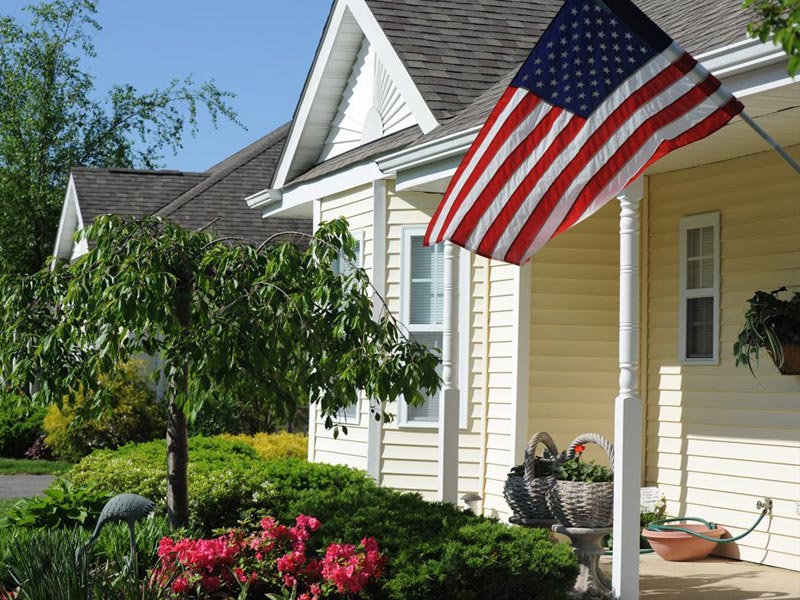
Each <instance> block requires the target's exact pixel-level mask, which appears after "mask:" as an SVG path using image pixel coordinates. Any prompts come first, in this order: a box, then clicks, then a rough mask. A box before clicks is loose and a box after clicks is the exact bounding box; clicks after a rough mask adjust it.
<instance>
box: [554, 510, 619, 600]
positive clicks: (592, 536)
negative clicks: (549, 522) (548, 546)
mask: <svg viewBox="0 0 800 600" xmlns="http://www.w3.org/2000/svg"><path fill="white" fill-rule="evenodd" d="M553 531H554V532H555V533H560V534H562V535H566V536H567V537H568V538H569V539H570V541H571V542H572V547H573V548H575V554H576V555H577V557H578V569H579V571H578V579H577V580H576V581H575V587H574V588H573V590H572V594H571V595H572V597H573V598H574V599H575V600H595V599H597V600H607V599H610V598H612V595H611V581H610V580H609V579H608V577H606V576H605V574H603V572H602V571H601V570H600V557H601V556H602V555H603V544H602V541H603V538H604V537H605V536H607V535H609V534H610V533H611V532H612V531H613V530H612V528H611V527H604V528H602V529H589V528H586V527H565V526H564V525H553Z"/></svg>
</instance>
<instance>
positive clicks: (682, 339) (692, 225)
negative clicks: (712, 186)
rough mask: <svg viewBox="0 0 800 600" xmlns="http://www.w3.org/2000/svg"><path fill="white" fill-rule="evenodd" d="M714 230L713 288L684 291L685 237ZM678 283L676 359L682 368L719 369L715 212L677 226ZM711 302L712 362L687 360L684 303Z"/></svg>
mask: <svg viewBox="0 0 800 600" xmlns="http://www.w3.org/2000/svg"><path fill="white" fill-rule="evenodd" d="M704 227H713V228H714V285H713V286H712V287H710V288H700V289H694V290H689V289H687V285H686V284H687V277H688V269H687V258H688V248H687V233H688V231H689V230H691V229H702V228H704ZM679 230H680V233H679V235H680V240H679V248H680V258H679V260H680V269H679V270H680V280H679V286H680V287H679V294H678V297H679V299H678V301H679V318H678V357H679V360H680V364H682V365H718V364H719V333H720V332H719V319H720V307H719V295H720V294H719V290H720V218H719V213H718V212H713V213H705V214H702V215H691V216H688V217H684V218H683V219H681V222H680V228H679ZM708 297H711V298H713V305H714V317H713V319H714V322H713V325H714V333H713V336H714V338H713V352H712V356H711V358H689V357H687V356H686V341H687V340H686V337H687V336H686V328H687V325H688V323H687V322H686V319H687V314H686V301H687V300H689V299H690V298H708Z"/></svg>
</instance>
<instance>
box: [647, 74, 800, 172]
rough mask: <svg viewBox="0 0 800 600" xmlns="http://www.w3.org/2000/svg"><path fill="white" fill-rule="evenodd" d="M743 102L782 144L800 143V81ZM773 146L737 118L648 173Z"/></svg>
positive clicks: (682, 167)
mask: <svg viewBox="0 0 800 600" xmlns="http://www.w3.org/2000/svg"><path fill="white" fill-rule="evenodd" d="M742 101H743V102H744V104H745V110H746V111H747V114H749V115H750V116H751V117H752V118H753V119H755V120H756V122H757V123H758V124H759V125H760V126H761V127H762V128H763V129H764V130H765V131H766V132H767V133H769V134H770V135H771V136H772V137H773V138H775V140H776V141H777V142H778V143H779V144H780V145H782V146H784V147H788V146H794V145H796V144H800V82H798V83H795V84H792V85H787V86H783V87H779V88H776V89H773V90H769V91H766V92H762V93H759V94H753V95H752V96H748V97H747V98H744V99H742ZM769 149H770V148H769V146H768V145H767V143H766V142H765V141H764V140H762V139H761V138H760V137H759V136H758V134H757V133H756V132H755V131H753V130H752V129H751V128H750V127H749V126H748V125H747V124H746V123H745V122H744V121H743V120H742V119H740V118H736V119H734V120H733V121H731V122H730V123H729V124H728V125H727V126H725V127H723V128H722V129H720V130H719V131H717V132H716V133H714V134H713V135H711V136H709V137H707V138H705V139H703V140H700V141H699V142H695V143H694V144H690V145H689V146H686V147H685V148H681V149H680V150H676V151H675V152H672V153H671V154H669V155H667V156H665V157H664V158H662V159H661V160H660V161H658V162H657V163H655V164H654V165H653V166H652V167H651V168H650V169H648V170H647V174H653V173H666V172H668V171H677V170H680V169H687V168H690V167H696V166H700V165H705V164H709V163H715V162H721V161H724V160H730V159H732V158H736V157H739V156H746V155H748V154H755V153H758V152H765V151H767V150H769ZM787 168H788V167H787Z"/></svg>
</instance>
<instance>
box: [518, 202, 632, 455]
mask: <svg viewBox="0 0 800 600" xmlns="http://www.w3.org/2000/svg"><path fill="white" fill-rule="evenodd" d="M531 277H532V280H531V315H530V318H531V343H530V387H529V402H528V434H529V435H533V434H534V433H535V432H537V431H547V432H548V433H550V434H551V435H552V436H553V438H554V440H555V442H556V445H557V446H558V447H559V449H564V448H566V447H567V446H568V445H569V442H570V441H572V439H574V438H575V436H576V435H578V434H580V433H583V432H589V431H593V432H597V433H600V434H602V435H603V436H605V437H607V438H608V439H613V434H614V398H615V397H616V395H617V391H618V384H617V379H618V377H619V369H618V365H617V339H618V335H619V333H618V332H619V329H618V324H619V203H617V202H613V201H612V202H609V203H608V204H607V205H606V206H605V207H604V208H603V209H601V210H600V211H599V212H598V213H597V214H595V215H593V216H591V217H590V218H589V219H587V220H585V221H584V222H582V223H580V224H579V225H577V226H576V227H574V228H573V229H570V230H569V231H567V232H566V233H563V234H562V235H560V236H558V237H556V238H555V239H553V240H551V241H550V242H549V243H548V244H547V246H545V247H544V248H543V249H542V250H541V251H540V252H539V253H537V254H536V255H535V256H534V258H533V263H532V269H531ZM588 451H589V452H590V453H592V455H594V456H593V457H594V458H598V459H599V458H601V455H599V454H598V451H597V450H596V449H594V448H592V447H591V446H590V448H589V449H588Z"/></svg>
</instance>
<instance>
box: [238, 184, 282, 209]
mask: <svg viewBox="0 0 800 600" xmlns="http://www.w3.org/2000/svg"><path fill="white" fill-rule="evenodd" d="M282 199H283V192H282V191H281V190H277V189H275V188H269V189H266V190H262V191H260V192H256V193H255V194H253V195H252V196H247V198H245V199H244V201H245V202H246V203H247V207H248V208H263V207H265V206H266V205H267V204H271V203H273V202H280V201H281V200H282Z"/></svg>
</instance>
